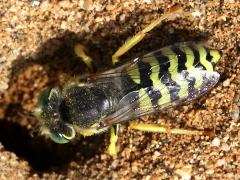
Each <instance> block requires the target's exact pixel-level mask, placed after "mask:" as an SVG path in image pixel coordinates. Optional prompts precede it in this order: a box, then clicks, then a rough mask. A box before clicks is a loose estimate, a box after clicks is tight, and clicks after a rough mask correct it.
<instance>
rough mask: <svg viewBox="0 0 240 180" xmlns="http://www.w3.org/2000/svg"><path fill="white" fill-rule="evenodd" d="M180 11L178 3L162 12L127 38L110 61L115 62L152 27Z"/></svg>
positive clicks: (174, 16)
mask: <svg viewBox="0 0 240 180" xmlns="http://www.w3.org/2000/svg"><path fill="white" fill-rule="evenodd" d="M181 12H182V8H181V7H180V6H179V5H176V6H173V7H172V8H171V9H170V11H169V12H166V13H165V14H163V15H162V16H161V17H160V18H158V19H156V20H154V21H153V22H152V23H151V24H149V25H148V26H146V27H145V28H144V29H143V30H142V31H140V32H139V33H137V34H136V35H134V36H133V37H131V38H130V39H128V40H127V41H126V42H125V43H124V44H123V45H122V46H121V47H120V48H119V49H118V50H117V51H116V52H115V53H114V54H113V56H112V63H113V64H116V63H117V62H118V61H119V59H118V58H119V57H120V56H122V55H123V54H124V53H126V52H127V51H128V50H129V49H131V48H132V47H133V46H135V45H136V44H137V43H139V42H140V41H141V40H142V39H143V38H144V37H145V36H146V34H147V33H148V32H149V31H151V30H152V29H153V28H154V27H156V26H157V25H159V24H160V23H161V22H162V21H163V20H165V19H170V20H171V19H174V18H176V16H177V15H178V14H180V13H181Z"/></svg>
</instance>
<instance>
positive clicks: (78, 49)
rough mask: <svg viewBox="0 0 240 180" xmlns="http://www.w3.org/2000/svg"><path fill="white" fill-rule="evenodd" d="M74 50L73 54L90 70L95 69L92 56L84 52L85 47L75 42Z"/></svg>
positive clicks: (93, 70)
mask: <svg viewBox="0 0 240 180" xmlns="http://www.w3.org/2000/svg"><path fill="white" fill-rule="evenodd" d="M74 51H75V54H76V55H77V56H78V57H80V58H81V59H82V61H83V62H84V63H85V64H86V65H87V67H88V69H89V70H90V72H95V71H96V70H95V69H96V68H95V66H94V63H93V60H92V58H91V57H90V56H88V55H87V54H86V48H85V47H84V46H83V45H82V44H76V45H75V46H74Z"/></svg>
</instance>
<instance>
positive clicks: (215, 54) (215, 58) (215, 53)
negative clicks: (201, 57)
mask: <svg viewBox="0 0 240 180" xmlns="http://www.w3.org/2000/svg"><path fill="white" fill-rule="evenodd" d="M210 55H211V56H212V57H213V62H214V63H215V64H217V63H218V61H219V60H220V58H221V55H220V53H219V51H218V50H215V49H210Z"/></svg>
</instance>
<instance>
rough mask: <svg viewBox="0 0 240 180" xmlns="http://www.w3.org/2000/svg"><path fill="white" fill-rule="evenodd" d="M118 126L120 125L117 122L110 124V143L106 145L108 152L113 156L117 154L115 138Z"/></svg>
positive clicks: (116, 137) (116, 138)
mask: <svg viewBox="0 0 240 180" xmlns="http://www.w3.org/2000/svg"><path fill="white" fill-rule="evenodd" d="M119 127H120V125H119V124H117V125H114V126H112V127H111V129H110V144H109V147H108V153H109V154H110V155H111V156H113V157H115V156H116V155H117V148H116V144H117V140H118V134H119Z"/></svg>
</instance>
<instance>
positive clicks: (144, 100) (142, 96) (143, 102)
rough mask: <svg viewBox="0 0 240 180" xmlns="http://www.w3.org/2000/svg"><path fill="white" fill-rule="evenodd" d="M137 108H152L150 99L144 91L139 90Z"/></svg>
mask: <svg viewBox="0 0 240 180" xmlns="http://www.w3.org/2000/svg"><path fill="white" fill-rule="evenodd" d="M139 106H140V107H141V108H143V107H152V101H151V98H150V97H149V96H148V94H147V93H146V91H145V90H144V89H140V90H139Z"/></svg>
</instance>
